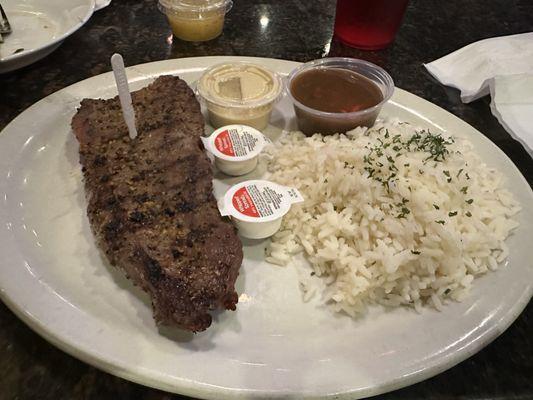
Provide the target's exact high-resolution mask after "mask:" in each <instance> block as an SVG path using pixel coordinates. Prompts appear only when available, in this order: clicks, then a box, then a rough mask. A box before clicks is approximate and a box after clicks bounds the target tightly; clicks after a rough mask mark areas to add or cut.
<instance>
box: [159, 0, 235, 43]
mask: <svg viewBox="0 0 533 400" xmlns="http://www.w3.org/2000/svg"><path fill="white" fill-rule="evenodd" d="M232 5H233V2H232V1H231V0H159V9H160V10H161V12H163V13H164V14H165V15H166V16H167V20H168V23H169V24H170V27H171V28H172V32H173V33H174V36H176V37H177V38H178V39H181V40H186V41H189V42H203V41H206V40H211V39H214V38H216V37H217V36H219V35H220V34H221V33H222V28H223V27H224V18H225V15H226V13H227V12H228V11H229V10H230V9H231V6H232Z"/></svg>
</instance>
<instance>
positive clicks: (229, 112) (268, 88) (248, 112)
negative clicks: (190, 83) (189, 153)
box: [198, 62, 283, 130]
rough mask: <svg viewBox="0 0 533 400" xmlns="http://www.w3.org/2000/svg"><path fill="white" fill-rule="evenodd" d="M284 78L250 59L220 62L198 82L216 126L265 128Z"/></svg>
mask: <svg viewBox="0 0 533 400" xmlns="http://www.w3.org/2000/svg"><path fill="white" fill-rule="evenodd" d="M282 87H283V85H282V82H281V78H280V77H279V76H278V75H277V74H275V73H274V72H272V71H270V70H268V69H266V68H264V67H262V66H261V65H257V64H252V63H248V62H234V63H225V64H218V65H215V66H213V67H211V68H209V69H208V70H207V71H205V73H204V74H203V75H202V77H201V78H200V80H199V81H198V94H199V95H200V97H201V98H202V99H203V101H204V102H205V104H206V106H207V111H208V115H209V121H210V123H211V125H212V126H213V127H214V128H220V127H221V126H224V125H233V124H241V125H248V126H251V127H252V128H255V129H258V130H263V129H265V128H266V127H267V125H268V121H269V120H270V115H271V114H272V109H273V107H274V104H275V103H276V101H277V100H278V99H279V97H280V94H281V91H282Z"/></svg>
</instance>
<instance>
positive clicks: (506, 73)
mask: <svg viewBox="0 0 533 400" xmlns="http://www.w3.org/2000/svg"><path fill="white" fill-rule="evenodd" d="M424 66H425V67H426V69H427V70H428V71H429V73H430V74H431V75H433V76H434V77H435V78H436V79H437V80H438V81H439V82H441V83H443V84H444V85H447V86H452V87H455V88H457V89H459V90H460V91H461V100H462V101H463V102H464V103H469V102H471V101H473V100H476V99H478V98H480V97H483V96H485V95H487V94H489V93H490V94H491V96H492V103H491V110H492V113H493V114H494V116H496V118H498V121H500V123H501V124H502V125H503V127H504V128H505V129H506V130H507V131H508V132H509V133H510V134H511V136H513V137H514V138H515V139H517V140H518V141H520V142H521V143H522V144H523V145H524V146H525V147H526V149H527V150H528V151H529V153H530V154H531V155H532V156H533V32H531V33H523V34H519V35H511V36H502V37H496V38H491V39H485V40H481V41H479V42H475V43H472V44H470V45H468V46H466V47H463V48H462V49H459V50H457V51H455V52H453V53H451V54H448V55H447V56H444V57H442V58H439V59H438V60H435V61H433V62H431V63H429V64H424ZM528 111H529V112H528Z"/></svg>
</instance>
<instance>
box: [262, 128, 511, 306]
mask: <svg viewBox="0 0 533 400" xmlns="http://www.w3.org/2000/svg"><path fill="white" fill-rule="evenodd" d="M419 131H420V130H419ZM415 132H416V129H415V128H413V127H412V126H411V125H409V124H406V123H400V122H379V123H378V124H376V125H375V126H374V128H372V129H367V128H357V129H355V130H353V131H351V132H348V133H347V134H346V135H334V136H321V135H318V134H317V135H314V136H313V137H305V136H304V135H303V134H302V133H301V132H291V133H287V134H286V135H285V136H284V137H283V138H282V139H280V141H279V142H277V143H276V144H274V145H272V147H271V148H270V151H269V152H270V155H271V157H272V158H271V160H270V161H269V165H268V170H269V178H268V179H270V180H272V181H275V182H278V183H281V184H285V185H287V186H291V187H296V188H298V189H299V190H300V191H301V193H302V194H303V196H304V197H305V202H304V203H302V204H297V205H293V206H292V208H291V211H290V212H289V213H288V214H287V215H286V216H285V217H284V219H283V224H282V227H281V230H280V231H279V232H278V233H277V234H276V235H275V236H274V237H273V238H272V242H271V244H270V245H269V248H268V249H267V258H266V260H267V261H268V262H270V263H274V264H279V265H286V264H289V263H290V262H291V260H292V259H293V256H294V255H295V254H298V253H301V252H303V254H304V255H305V257H306V258H307V260H308V261H309V264H310V267H311V269H309V270H307V271H306V273H305V274H303V275H302V274H300V276H301V278H300V286H301V288H302V293H303V297H304V300H308V299H309V298H311V297H312V296H313V295H314V294H316V293H321V294H322V297H321V298H322V299H323V301H324V302H325V303H328V304H331V305H332V306H333V308H334V310H336V311H342V312H346V313H348V314H349V315H351V316H355V315H357V314H358V313H361V312H363V311H365V309H366V307H367V305H369V304H372V303H379V304H383V305H387V306H399V305H410V306H412V307H414V308H415V309H416V310H420V309H421V307H422V306H423V305H425V304H430V305H432V306H433V307H435V308H437V309H441V308H442V306H443V305H444V304H445V303H446V301H447V299H453V300H457V301H460V300H461V299H463V298H464V297H465V295H466V294H467V293H468V291H469V290H470V287H471V285H472V281H473V280H474V278H475V277H477V276H479V275H481V274H483V273H485V272H487V271H489V270H494V269H496V268H498V263H501V262H502V261H503V260H504V259H505V258H506V257H507V255H508V248H507V246H506V245H505V243H504V240H505V238H506V237H507V236H508V235H509V233H510V232H511V230H513V229H514V228H516V227H517V226H518V223H517V222H516V221H514V220H512V219H511V216H513V215H514V214H516V213H517V212H518V211H519V209H520V207H519V204H518V203H517V202H516V201H515V200H514V199H513V197H512V195H511V194H510V193H509V192H508V191H507V190H505V189H504V188H502V182H503V177H502V175H501V174H500V173H498V172H497V171H496V170H494V169H492V168H489V167H487V166H486V165H485V164H484V163H483V162H482V161H481V160H480V159H479V157H478V156H477V155H476V154H475V153H474V152H473V150H472V146H471V144H470V143H468V142H467V141H465V140H460V139H457V138H454V140H455V142H454V143H451V141H452V140H450V139H449V137H448V136H442V137H443V138H444V140H447V141H449V142H450V144H448V145H446V146H445V147H446V148H447V150H448V151H449V153H446V154H443V155H444V156H445V157H444V160H440V158H441V157H437V159H438V160H437V161H435V160H434V159H428V156H430V154H429V153H428V152H427V151H425V150H428V149H427V148H425V149H422V150H415V149H411V150H412V151H408V150H407V149H406V148H405V147H407V145H404V143H407V142H408V140H409V139H410V138H412V137H413V135H414V134H415ZM424 135H426V133H425V132H422V133H421V136H420V137H422V138H423V137H424ZM431 137H433V138H435V136H431ZM380 141H381V142H382V143H380ZM393 141H394V142H393ZM389 142H390V143H391V144H389V145H388V146H384V144H386V143H389ZM414 147H416V146H414ZM398 148H400V149H399V150H398ZM371 149H373V150H371ZM377 149H381V153H382V154H381V153H380V152H379V151H378V150H377ZM380 154H381V155H380ZM365 156H366V157H365ZM368 157H370V159H369V158H368ZM433 158H435V157H433ZM365 167H366V168H367V169H366V170H365ZM372 169H374V171H373V172H372ZM392 172H394V173H395V174H396V175H395V176H394V177H393V178H392V179H389V180H388V182H389V185H388V186H389V188H388V190H387V187H386V185H385V184H383V183H381V182H380V181H378V180H376V178H377V179H382V181H387V177H388V176H390V175H391V173H392ZM371 174H372V177H371V176H370V175H371Z"/></svg>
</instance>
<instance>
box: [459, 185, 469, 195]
mask: <svg viewBox="0 0 533 400" xmlns="http://www.w3.org/2000/svg"><path fill="white" fill-rule="evenodd" d="M467 190H468V186H463V187H462V188H461V190H460V192H461V193H463V194H466V191H467Z"/></svg>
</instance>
